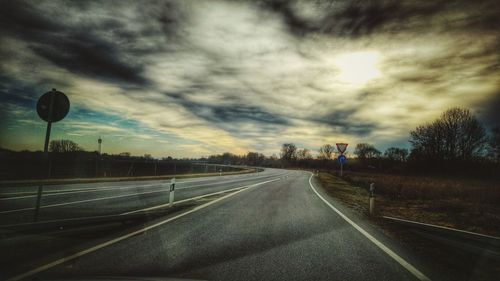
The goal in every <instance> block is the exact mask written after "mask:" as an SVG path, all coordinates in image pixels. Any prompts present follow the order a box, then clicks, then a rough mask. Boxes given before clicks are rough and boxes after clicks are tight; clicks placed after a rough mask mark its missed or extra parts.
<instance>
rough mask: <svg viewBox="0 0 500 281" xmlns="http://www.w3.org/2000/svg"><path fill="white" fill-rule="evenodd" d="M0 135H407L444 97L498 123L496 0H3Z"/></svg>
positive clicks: (212, 147) (220, 145)
mask: <svg viewBox="0 0 500 281" xmlns="http://www.w3.org/2000/svg"><path fill="white" fill-rule="evenodd" d="M0 34H1V37H0V39H1V44H0V55H1V63H0V100H1V103H0V120H1V121H0V122H1V123H0V147H3V148H9V149H14V150H23V149H29V150H42V149H43V141H44V136H45V126H46V123H45V122H44V121H42V120H41V119H40V118H39V117H38V116H37V113H36V110H35V108H36V103H37V100H38V98H39V97H40V96H41V95H42V94H43V93H45V92H47V91H50V90H51V89H52V88H56V89H57V90H59V91H62V92H64V93H65V94H66V95H67V96H68V97H69V99H70V102H71V109H70V111H69V113H68V115H67V116H66V118H65V119H63V120H62V121H59V122H57V123H54V124H53V126H52V134H51V139H70V140H73V141H75V142H77V143H78V144H80V145H81V146H82V147H83V148H84V149H86V150H90V151H93V150H96V149H97V139H98V138H99V137H101V138H102V139H103V152H106V153H120V152H130V153H132V154H133V155H143V154H145V153H148V154H152V155H153V156H155V157H165V156H167V155H168V156H173V157H200V156H207V155H211V154H217V153H222V152H226V151H229V152H232V153H236V154H243V153H246V152H248V151H258V152H261V153H264V154H266V155H272V154H279V150H280V146H281V144H283V143H288V142H291V143H295V144H296V145H297V146H298V147H305V148H308V149H310V150H312V151H313V152H316V151H317V150H318V149H319V147H320V146H321V145H322V144H325V143H336V142H347V143H349V144H350V146H349V147H350V148H351V149H352V147H354V145H355V144H356V143H360V142H366V143H371V144H374V145H375V146H376V147H377V148H379V149H380V150H384V149H386V148H387V147H390V146H398V147H408V146H409V144H408V139H409V132H410V131H411V130H412V129H414V128H415V127H416V126H418V125H421V124H425V123H426V122H430V121H432V120H434V119H436V118H438V117H439V116H440V115H441V114H442V112H443V111H445V110H446V109H448V108H451V107H456V106H459V107H465V108H468V109H470V110H471V111H472V112H473V113H474V114H475V115H476V116H477V117H478V118H479V119H480V120H481V121H482V122H483V124H484V126H485V127H486V128H487V129H491V128H493V127H495V126H500V124H499V123H500V122H499V120H500V52H499V50H500V9H499V6H498V2H497V1H496V0H492V1H466V0H463V1H442V0H435V1H334V0H329V1H2V9H1V11H0Z"/></svg>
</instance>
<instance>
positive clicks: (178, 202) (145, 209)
mask: <svg viewBox="0 0 500 281" xmlns="http://www.w3.org/2000/svg"><path fill="white" fill-rule="evenodd" d="M280 179H281V178H277V179H274V180H268V181H264V182H260V183H258V184H265V183H269V182H273V181H278V180H280ZM251 186H253V184H252V185H245V186H240V187H235V188H231V189H226V190H222V191H217V192H214V193H209V194H204V195H200V196H195V197H191V198H186V199H183V200H179V201H175V202H174V204H180V203H184V202H188V201H192V200H197V199H201V198H205V197H209V196H213V195H217V194H221V193H226V192H231V191H236V190H239V189H243V188H247V187H251ZM168 205H169V204H168V203H166V204H161V205H157V206H153V207H148V208H144V209H139V210H135V211H130V212H126V213H123V214H121V215H129V214H135V213H140V212H147V211H151V210H155V209H160V208H164V207H167V206H168Z"/></svg>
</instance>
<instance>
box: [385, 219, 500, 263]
mask: <svg viewBox="0 0 500 281" xmlns="http://www.w3.org/2000/svg"><path fill="white" fill-rule="evenodd" d="M382 218H383V219H385V220H387V221H389V222H392V223H396V224H399V225H403V226H406V227H409V228H411V229H412V230H413V231H414V232H417V233H418V234H420V235H422V236H424V237H427V238H429V239H432V240H435V241H437V242H441V243H444V244H447V245H450V246H454V247H458V248H461V249H463V250H466V251H469V252H474V253H476V254H481V255H487V256H489V257H493V258H496V259H500V237H495V236H490V235H485V234H480V233H475V232H470V231H465V230H460V229H454V228H450V227H444V226H438V225H433V224H427V223H421V222H416V221H410V220H405V219H400V218H394V217H388V216H382Z"/></svg>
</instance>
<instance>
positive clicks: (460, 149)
mask: <svg viewBox="0 0 500 281" xmlns="http://www.w3.org/2000/svg"><path fill="white" fill-rule="evenodd" d="M410 136H411V140H410V143H411V144H412V146H413V147H412V155H413V156H414V157H418V158H427V159H443V160H457V159H460V160H466V159H471V158H474V157H477V156H480V155H481V154H482V153H483V151H484V148H485V145H486V143H487V136H486V132H485V130H484V128H483V127H482V126H481V124H480V123H479V121H478V120H477V119H476V118H475V117H474V116H473V115H472V113H471V112H470V111H469V110H468V109H463V108H452V109H449V110H447V111H446V112H444V113H443V115H441V118H440V119H437V120H435V121H434V122H432V123H430V124H427V125H423V126H418V127H417V128H416V129H415V130H414V131H412V132H411V133H410Z"/></svg>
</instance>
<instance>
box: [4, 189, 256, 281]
mask: <svg viewBox="0 0 500 281" xmlns="http://www.w3.org/2000/svg"><path fill="white" fill-rule="evenodd" d="M265 183H266V182H261V183H256V184H253V185H249V186H248V188H250V187H254V186H258V185H262V184H265ZM248 188H244V189H241V190H238V191H236V192H233V193H230V194H228V195H225V196H223V197H220V198H217V199H215V200H213V201H210V202H208V203H205V204H203V205H200V206H198V207H195V208H194V209H192V210H189V211H187V212H184V213H182V214H179V215H176V216H174V217H171V218H168V219H166V220H163V221H160V222H157V223H155V224H153V225H150V226H147V227H144V228H141V229H139V230H136V231H133V232H131V233H128V234H125V235H123V236H120V237H117V238H115V239H112V240H109V241H106V242H104V243H101V244H99V245H96V246H93V247H91V248H88V249H86V250H83V251H80V252H78V253H75V254H72V255H69V256H67V257H64V258H60V259H58V260H55V261H53V262H50V263H48V264H46V265H42V266H39V267H37V268H34V269H32V270H30V271H27V272H25V273H23V274H20V275H17V276H14V277H11V278H9V279H7V281H17V280H22V279H24V278H26V277H29V276H31V275H33V274H37V273H39V272H42V271H45V270H47V269H50V268H52V267H54V266H57V265H60V264H62V263H65V262H68V261H71V260H74V259H76V258H79V257H81V256H83V255H86V254H89V253H92V252H95V251H97V250H99V249H102V248H104V247H107V246H110V245H113V244H116V243H118V242H120V241H123V240H125V239H128V238H130V237H133V236H136V235H138V234H141V233H144V232H146V231H148V230H151V229H153V228H156V227H158V226H161V225H163V224H166V223H168V222H171V221H173V220H176V219H178V218H181V217H184V216H186V215H188V214H191V213H194V212H196V211H199V210H201V209H204V208H206V207H208V206H210V205H213V204H215V203H217V202H219V201H221V200H224V199H226V198H229V197H231V196H234V195H236V194H238V193H240V192H242V191H245V190H247V189H248Z"/></svg>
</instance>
